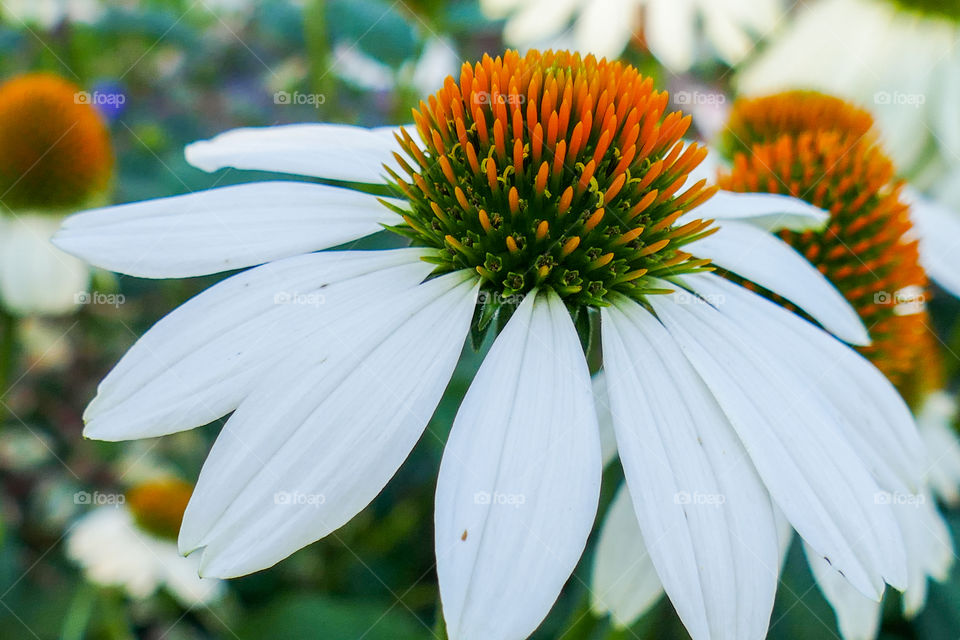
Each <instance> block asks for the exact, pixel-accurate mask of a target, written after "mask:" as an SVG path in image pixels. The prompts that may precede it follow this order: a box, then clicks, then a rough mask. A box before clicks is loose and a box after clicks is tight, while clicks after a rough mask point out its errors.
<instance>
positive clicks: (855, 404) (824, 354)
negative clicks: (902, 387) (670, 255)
mask: <svg viewBox="0 0 960 640" xmlns="http://www.w3.org/2000/svg"><path fill="white" fill-rule="evenodd" d="M685 282H686V283H687V285H689V286H690V287H692V288H693V290H694V291H696V292H698V293H699V294H700V295H702V296H704V297H705V298H707V299H708V300H715V301H716V303H717V306H719V307H721V308H722V311H723V313H724V314H725V315H726V316H727V317H729V318H730V319H732V320H733V321H734V322H736V323H737V324H738V325H739V326H740V329H741V330H742V331H743V332H745V333H746V332H749V333H750V334H751V335H752V336H753V337H754V339H756V340H757V342H758V343H759V344H760V345H762V346H763V348H764V349H765V350H766V351H767V352H768V353H770V354H772V355H774V356H775V357H776V358H779V359H780V361H781V362H789V363H791V366H792V367H793V368H794V369H795V370H796V372H797V374H798V375H799V377H800V378H801V379H802V380H803V379H805V380H807V381H811V382H814V383H815V384H816V386H817V392H818V393H819V394H820V395H821V396H822V397H823V398H824V399H826V400H827V401H828V402H829V403H831V404H832V405H833V406H834V407H836V408H837V409H838V410H839V411H840V413H841V415H842V420H843V426H844V435H845V436H846V438H847V439H848V440H849V441H850V443H851V444H852V445H853V448H854V449H855V450H856V451H857V453H858V455H859V457H860V458H861V459H862V460H863V461H864V462H865V463H866V464H867V467H868V468H869V469H870V471H871V473H872V475H873V477H874V479H876V481H877V482H878V484H879V485H880V488H881V489H885V490H888V491H901V492H912V491H916V490H917V489H918V488H919V487H920V485H921V483H922V475H923V469H924V468H925V462H926V460H925V455H924V448H923V443H922V442H921V440H920V437H919V434H918V432H917V427H916V424H915V422H914V419H913V416H912V415H911V414H910V409H909V408H908V407H907V405H906V403H905V402H904V401H903V400H902V398H901V397H900V394H899V393H898V392H897V390H896V389H895V388H894V387H893V385H892V384H890V381H889V380H887V378H886V377H885V376H884V375H883V374H882V373H880V371H879V370H878V369H877V368H876V367H874V366H873V365H872V364H870V362H869V361H868V360H867V359H866V358H864V357H862V356H860V355H859V354H857V353H856V352H854V351H853V350H852V349H850V348H848V347H845V346H844V345H842V344H841V343H839V342H837V341H836V340H834V339H833V338H831V337H830V336H829V335H827V334H826V333H824V332H823V331H821V330H820V329H818V328H816V327H815V326H813V325H812V324H810V323H809V322H807V321H806V320H803V319H802V318H800V317H798V316H796V315H794V314H790V313H784V312H783V309H782V308H781V307H779V306H777V305H775V304H773V303H772V302H769V301H767V300H765V299H761V298H759V296H757V295H756V294H754V293H752V292H750V291H747V290H746V289H744V288H743V287H739V286H737V285H734V284H733V283H731V282H728V281H727V280H724V279H722V278H719V277H716V276H713V275H709V274H706V275H705V276H703V277H700V276H697V277H693V278H687V279H685ZM771 323H773V328H768V326H769V325H771ZM784 331H785V332H786V333H783V332H784Z"/></svg>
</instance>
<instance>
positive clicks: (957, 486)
mask: <svg viewBox="0 0 960 640" xmlns="http://www.w3.org/2000/svg"><path fill="white" fill-rule="evenodd" d="M956 415H957V403H956V401H955V400H954V399H953V398H952V397H951V396H950V395H949V394H947V393H945V392H942V391H941V392H936V393H932V394H930V395H929V396H927V398H925V399H924V401H923V405H922V406H921V408H920V412H919V414H918V415H917V425H918V427H919V429H920V437H921V438H922V439H923V444H924V446H925V447H926V450H927V458H928V459H929V467H928V469H927V481H928V482H929V483H930V487H931V489H933V491H934V493H936V494H937V495H938V496H939V497H940V498H941V499H943V500H945V501H946V502H948V503H950V505H951V506H955V505H956V504H957V503H960V441H958V439H957V433H956V431H954V430H953V426H952V425H953V421H954V420H955V419H956Z"/></svg>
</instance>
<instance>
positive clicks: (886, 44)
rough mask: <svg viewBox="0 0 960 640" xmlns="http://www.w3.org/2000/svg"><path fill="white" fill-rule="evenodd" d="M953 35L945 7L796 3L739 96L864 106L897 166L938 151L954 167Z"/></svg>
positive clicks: (865, 1)
mask: <svg viewBox="0 0 960 640" xmlns="http://www.w3.org/2000/svg"><path fill="white" fill-rule="evenodd" d="M907 7H910V8H909V9H908V8H907ZM958 39H960V13H958V12H957V9H956V8H955V4H953V3H942V4H941V5H940V6H939V8H937V3H932V2H919V1H911V0H818V1H816V2H810V3H802V5H801V7H800V9H799V10H798V13H797V16H796V18H795V19H794V20H792V21H791V22H790V24H789V26H787V28H786V29H785V30H784V31H783V32H782V33H780V34H779V35H778V36H776V37H775V38H772V39H771V43H770V45H769V46H768V47H766V48H765V49H764V51H763V53H762V54H761V55H760V56H759V57H758V58H757V59H756V60H755V61H753V62H751V63H750V64H748V65H747V66H746V67H745V68H744V69H743V71H742V73H741V74H740V75H739V77H738V80H737V84H738V86H739V89H740V92H741V93H743V94H745V95H759V94H764V93H770V92H773V91H780V90H783V89H816V90H819V91H824V92H826V93H830V94H834V95H837V96H839V97H842V98H846V99H848V100H851V101H853V102H855V103H857V104H859V105H861V106H863V107H867V108H869V109H870V110H871V112H873V113H874V115H876V117H877V121H878V124H879V125H880V129H881V131H882V133H883V140H884V144H885V145H886V147H887V148H888V149H889V151H890V152H891V154H892V155H893V157H894V161H895V162H896V163H897V167H898V169H900V170H901V171H903V172H908V173H909V172H913V171H915V170H917V169H919V168H920V167H919V165H920V164H921V163H923V162H926V161H927V160H928V159H929V158H932V157H935V156H937V155H938V154H939V155H940V156H941V158H942V159H945V160H946V161H947V162H948V163H950V164H957V161H958V158H960V114H958V112H957V104H958V103H960V82H958V81H957V78H958V77H960V47H958V44H957V42H958ZM814 43H815V44H814Z"/></svg>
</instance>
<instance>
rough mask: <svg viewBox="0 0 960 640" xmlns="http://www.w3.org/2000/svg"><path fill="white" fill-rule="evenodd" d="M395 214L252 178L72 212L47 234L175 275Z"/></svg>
mask: <svg viewBox="0 0 960 640" xmlns="http://www.w3.org/2000/svg"><path fill="white" fill-rule="evenodd" d="M397 204H399V202H397ZM399 220H400V218H399V216H397V215H396V214H395V213H394V212H392V211H391V210H390V209H388V208H387V207H385V206H384V205H383V204H382V203H381V202H379V201H378V200H377V198H376V196H372V195H369V194H365V193H360V192H359V191H353V190H350V189H340V188H337V187H330V186H326V185H319V184H309V183H305V182H254V183H250V184H242V185H236V186H231V187H222V188H219V189H210V190H209V191H198V192H196V193H191V194H188V195H183V196H174V197H171V198H160V199H157V200H147V201H145V202H136V203H133V204H124V205H120V206H116V207H107V208H105V209H94V210H92V211H86V212H83V213H79V214H77V215H74V216H71V217H69V218H67V219H66V221H65V222H64V224H63V228H62V229H61V230H60V232H59V233H58V234H57V235H56V237H55V239H54V241H55V243H56V244H57V246H59V247H60V248H61V249H63V250H64V251H68V252H70V253H72V254H73V255H76V256H79V257H81V258H83V259H84V260H86V261H87V262H90V263H91V264H95V265H96V266H98V267H103V268H104V269H109V270H111V271H119V272H121V273H126V274H129V275H133V276H140V277H144V278H182V277H191V276H199V275H206V274H210V273H217V272H219V271H229V270H231V269H240V268H242V267H249V266H252V265H256V264H262V263H264V262H268V261H270V260H276V259H278V258H286V257H288V256H294V255H298V254H301V253H307V252H310V251H318V250H320V249H327V248H329V247H333V246H336V245H338V244H343V243H344V242H349V241H351V240H356V239H358V238H362V237H363V236H366V235H369V234H371V233H376V232H377V231H379V230H380V229H382V226H381V225H383V224H387V223H396V222H397V221H399Z"/></svg>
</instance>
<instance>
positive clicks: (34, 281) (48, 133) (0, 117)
mask: <svg viewBox="0 0 960 640" xmlns="http://www.w3.org/2000/svg"><path fill="white" fill-rule="evenodd" d="M85 97H88V96H86V94H84V93H82V92H81V91H80V89H79V87H76V86H74V85H73V84H71V83H69V82H67V81H66V80H64V79H62V78H60V77H58V76H55V75H53V74H46V73H31V74H25V75H21V76H16V77H14V78H12V79H10V80H8V81H6V82H4V83H3V84H2V85H0V149H2V152H0V304H2V305H3V306H4V307H6V308H7V309H8V310H9V311H11V312H13V313H15V314H18V315H34V314H63V313H68V312H70V311H73V310H74V309H75V308H76V305H77V304H78V302H82V300H83V296H84V294H85V293H86V292H87V290H88V289H89V282H90V269H89V268H88V267H87V265H85V264H84V263H83V262H82V261H80V260H77V259H76V258H74V257H73V256H70V255H67V254H66V253H64V252H63V251H60V250H59V249H57V248H56V247H54V246H53V245H52V244H50V236H52V235H53V233H54V232H55V231H56V230H57V229H58V228H59V227H60V223H61V222H62V221H63V218H64V217H65V216H66V215H67V214H68V213H72V212H73V211H76V210H77V209H79V208H84V207H87V206H90V205H91V203H92V202H95V201H100V200H102V199H103V197H104V194H105V193H106V192H107V190H108V188H109V183H110V179H111V177H112V173H113V153H112V151H111V149H110V139H109V134H108V132H107V129H106V126H105V124H104V122H103V119H102V118H101V117H100V115H99V114H98V113H97V111H96V109H95V108H94V107H93V106H92V105H91V104H89V100H87V99H85Z"/></svg>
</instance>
